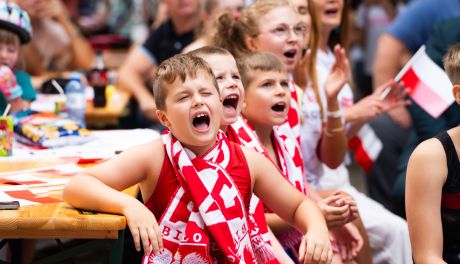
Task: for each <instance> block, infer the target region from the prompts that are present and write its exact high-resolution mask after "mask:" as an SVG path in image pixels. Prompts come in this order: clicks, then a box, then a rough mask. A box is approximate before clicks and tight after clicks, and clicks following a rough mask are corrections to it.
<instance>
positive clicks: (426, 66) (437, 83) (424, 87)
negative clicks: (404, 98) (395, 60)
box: [395, 46, 454, 118]
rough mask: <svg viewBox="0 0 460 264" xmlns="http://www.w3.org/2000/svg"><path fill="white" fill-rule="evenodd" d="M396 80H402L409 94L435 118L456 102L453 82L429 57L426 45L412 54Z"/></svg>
mask: <svg viewBox="0 0 460 264" xmlns="http://www.w3.org/2000/svg"><path fill="white" fill-rule="evenodd" d="M395 80H396V81H399V80H402V81H403V82H404V86H405V87H406V88H407V89H408V94H409V96H410V97H412V99H413V100H414V101H415V102H417V104H418V105H419V106H420V107H422V108H423V109H424V110H425V111H426V112H427V113H428V114H430V115H431V116H433V117H434V118H438V117H439V116H440V115H441V114H442V113H443V112H444V111H445V110H446V109H447V108H448V107H449V106H450V105H451V104H452V103H453V102H454V98H453V96H452V83H451V82H450V80H449V78H448V77H447V74H446V73H445V72H444V70H443V69H441V68H440V67H439V66H438V65H437V64H436V63H434V62H433V61H432V60H431V59H430V57H428V55H427V54H426V52H425V46H422V47H420V49H419V50H418V51H417V52H416V53H415V54H414V56H412V58H411V59H410V60H409V62H408V63H407V64H406V65H405V66H404V68H403V69H402V70H401V71H400V72H399V73H398V75H397V76H396V78H395Z"/></svg>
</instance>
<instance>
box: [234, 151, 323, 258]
mask: <svg viewBox="0 0 460 264" xmlns="http://www.w3.org/2000/svg"><path fill="white" fill-rule="evenodd" d="M242 149H243V151H244V153H245V156H246V159H247V162H248V165H249V170H250V173H251V179H252V184H253V190H254V193H255V194H256V195H257V196H258V197H259V198H260V199H262V201H263V202H264V203H265V204H266V205H267V206H268V207H269V208H270V209H271V210H273V211H274V212H275V213H277V214H278V215H279V216H281V218H283V219H284V220H285V221H286V222H288V223H290V224H292V225H293V226H295V227H296V228H297V229H298V230H299V231H300V232H302V233H306V235H305V237H304V239H305V241H306V247H303V248H301V250H300V252H299V256H300V259H301V261H304V260H305V262H306V263H312V262H314V263H316V262H318V263H330V261H331V259H332V249H331V243H330V241H329V236H328V229H327V226H326V222H325V220H324V217H323V216H322V214H321V212H320V210H319V209H318V207H317V206H316V205H315V204H314V203H313V202H311V201H310V200H308V199H306V198H305V196H304V194H303V193H301V192H299V191H297V189H295V188H294V187H293V186H292V185H291V184H290V183H289V182H288V181H287V180H286V179H284V177H283V176H282V175H281V174H280V173H279V171H278V169H277V168H276V167H275V165H273V163H272V162H271V161H269V160H268V159H267V158H266V157H265V156H263V155H261V154H259V153H257V152H255V151H252V150H249V149H246V148H242ZM307 231H308V232H307Z"/></svg>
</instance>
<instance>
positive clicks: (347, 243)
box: [331, 223, 364, 262]
mask: <svg viewBox="0 0 460 264" xmlns="http://www.w3.org/2000/svg"><path fill="white" fill-rule="evenodd" d="M331 232H332V234H333V235H334V238H335V241H336V242H337V245H338V246H339V249H340V256H341V258H342V260H343V261H344V262H346V261H351V260H352V259H353V258H356V256H357V255H358V253H359V251H360V250H361V248H362V247H363V243H364V242H363V237H362V236H361V234H360V233H359V231H358V229H357V228H356V226H355V225H354V224H353V223H348V224H345V225H343V226H340V227H337V228H334V229H331Z"/></svg>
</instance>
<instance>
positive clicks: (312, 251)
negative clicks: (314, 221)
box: [299, 230, 332, 264]
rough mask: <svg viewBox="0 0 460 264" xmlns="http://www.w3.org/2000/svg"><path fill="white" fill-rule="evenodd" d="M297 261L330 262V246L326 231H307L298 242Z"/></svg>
mask: <svg viewBox="0 0 460 264" xmlns="http://www.w3.org/2000/svg"><path fill="white" fill-rule="evenodd" d="M299 261H300V262H302V263H321V264H323V263H324V264H326V263H331V261H332V246H331V242H330V240H329V236H328V232H319V231H318V230H310V231H308V232H307V234H305V236H304V237H303V239H302V242H301V243H300V248H299Z"/></svg>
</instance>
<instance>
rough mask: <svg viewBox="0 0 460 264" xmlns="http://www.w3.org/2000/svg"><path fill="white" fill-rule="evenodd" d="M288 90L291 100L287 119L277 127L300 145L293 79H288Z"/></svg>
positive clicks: (298, 113) (297, 102)
mask: <svg viewBox="0 0 460 264" xmlns="http://www.w3.org/2000/svg"><path fill="white" fill-rule="evenodd" d="M289 92H290V93H291V101H290V107H289V112H288V116H287V119H286V121H285V123H284V124H282V125H280V126H279V127H280V128H281V129H282V130H284V129H286V131H287V133H288V134H290V133H292V135H293V136H294V137H295V139H296V140H297V142H298V143H299V145H300V106H299V100H298V94H297V85H296V84H295V83H294V81H292V80H291V81H289Z"/></svg>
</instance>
